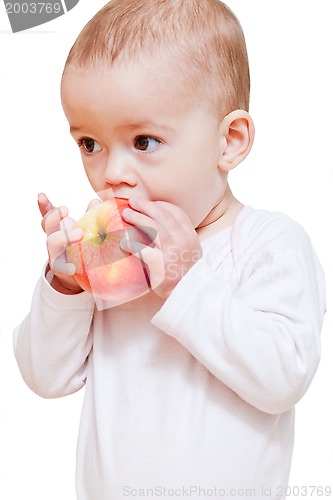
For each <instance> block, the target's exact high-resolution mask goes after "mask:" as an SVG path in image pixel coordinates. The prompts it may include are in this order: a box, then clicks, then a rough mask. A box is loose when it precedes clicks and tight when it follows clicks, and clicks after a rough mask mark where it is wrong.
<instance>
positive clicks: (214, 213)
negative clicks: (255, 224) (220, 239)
mask: <svg viewBox="0 0 333 500" xmlns="http://www.w3.org/2000/svg"><path fill="white" fill-rule="evenodd" d="M243 208H244V205H243V204H242V203H241V202H240V201H238V200H237V199H236V198H235V197H234V195H233V194H232V192H231V189H230V187H229V185H227V188H226V191H225V193H224V194H223V197H222V198H221V200H220V201H219V202H218V203H217V205H216V206H215V207H214V208H213V209H212V210H211V211H210V212H209V214H208V215H207V217H206V218H205V219H204V220H203V221H202V222H201V223H200V224H199V226H197V228H196V232H197V234H198V236H199V239H200V240H203V239H205V238H207V237H208V236H210V235H211V234H214V233H216V232H218V231H220V230H221V229H224V228H226V227H228V226H231V225H232V224H233V223H234V221H235V219H236V217H237V215H238V214H239V213H240V211H241V210H242V209H243Z"/></svg>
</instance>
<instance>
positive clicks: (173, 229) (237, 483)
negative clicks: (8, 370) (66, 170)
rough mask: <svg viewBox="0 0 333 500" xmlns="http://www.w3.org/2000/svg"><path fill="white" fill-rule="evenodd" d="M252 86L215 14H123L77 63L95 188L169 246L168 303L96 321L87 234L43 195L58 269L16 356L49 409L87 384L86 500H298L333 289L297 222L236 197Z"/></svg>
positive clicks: (189, 1)
mask: <svg viewBox="0 0 333 500" xmlns="http://www.w3.org/2000/svg"><path fill="white" fill-rule="evenodd" d="M249 88H250V78H249V70H248V59H247V52H246V45H245V41H244V36H243V33H242V29H241V27H240V25H239V22H238V20H237V19H236V18H235V16H234V15H233V13H232V12H231V11H230V10H229V9H228V7H226V5H224V4H223V3H222V2H220V1H219V0H113V1H111V2H109V3H108V4H107V5H106V6H105V7H104V8H103V9H101V10H100V11H99V12H98V13H97V14H96V15H95V16H94V18H93V19H92V20H91V21H90V22H89V23H88V24H87V26H86V27H85V28H84V29H83V31H82V32H81V33H80V35H79V37H78V39H77V40H76V42H75V44H74V46H73V47H72V49H71V51H70V54H69V56H68V59H67V62H66V65H65V69H64V73H63V78H62V87H61V93H62V94H61V95H62V102H63V107H64V111H65V114H66V116H67V119H68V122H69V125H70V129H71V133H72V135H73V137H74V139H75V141H76V142H77V144H78V146H79V148H80V151H81V155H82V160H83V164H84V169H85V172H86V174H87V176H88V179H89V181H90V183H91V186H92V187H93V189H94V191H95V192H96V193H97V194H98V195H99V198H100V199H101V200H107V199H110V198H112V197H113V196H118V197H123V198H128V199H129V204H130V207H131V208H127V209H125V210H124V211H123V213H122V216H123V218H124V220H125V221H126V222H128V223H130V224H132V225H134V226H138V227H140V228H143V230H144V231H147V234H148V233H149V232H151V231H152V230H153V231H155V233H156V235H157V236H156V238H155V239H154V242H153V244H152V245H151V246H148V247H145V248H143V249H142V248H141V250H142V258H143V260H144V262H145V264H146V266H147V268H148V269H149V275H150V280H151V283H153V286H152V289H151V290H150V291H149V292H148V293H146V294H145V295H143V296H141V297H139V298H136V299H134V300H132V301H129V302H125V303H123V304H120V305H117V306H115V307H105V308H101V309H99V308H97V307H96V301H95V299H94V296H93V295H92V294H89V293H88V292H85V291H83V290H81V288H79V286H78V285H77V283H76V281H75V280H74V278H73V274H74V272H75V269H74V268H73V265H72V264H68V263H67V262H66V259H65V253H64V250H65V248H66V245H67V244H69V243H72V242H76V241H80V239H81V238H82V231H81V230H80V229H74V228H73V220H72V219H71V218H70V217H69V215H68V210H67V208H66V207H60V208H56V207H53V206H52V204H51V202H50V201H49V200H48V198H47V197H46V195H40V196H39V207H40V211H41V214H42V216H43V221H42V226H43V229H44V231H45V233H46V235H47V248H48V254H49V261H48V264H47V266H46V268H45V270H44V272H43V275H42V277H41V278H40V280H39V282H38V284H37V287H36V290H35V293H34V297H33V302H32V308H31V312H30V313H29V315H28V316H27V317H26V318H25V319H24V321H23V322H22V324H21V325H20V326H19V327H18V328H17V329H16V331H15V333H14V343H15V354H16V358H17V361H18V364H19V367H20V370H21V372H22V375H23V377H24V379H25V381H26V383H27V384H28V385H29V386H30V387H31V388H32V389H33V390H34V391H35V392H36V393H37V394H40V395H41V396H43V397H49V398H54V397H60V396H65V395H68V394H71V393H73V392H75V391H78V390H79V389H81V388H82V387H85V399H84V404H83V410H82V419H81V425H80V433H79V439H78V449H77V480H76V485H77V498H78V499H79V500H120V499H121V498H126V497H128V498H133V497H137V496H141V497H149V498H159V497H161V496H164V497H166V496H177V497H181V498H187V497H190V498H193V499H196V500H199V499H204V498H211V497H213V498H238V497H245V498H246V497H251V498H256V499H261V498H263V499H267V498H271V499H277V498H284V496H285V493H284V492H285V487H286V485H287V482H288V476H289V470H290V463H291V456H292V448H293V433H294V430H293V429H294V407H295V404H296V403H297V402H298V401H299V400H300V398H301V397H302V396H303V395H304V393H305V392H306V390H307V389H308V387H309V385H310V383H311V381H312V378H313V376H314V374H315V372H316V369H317V366H318V363H319V357H320V331H321V325H322V320H323V316H324V311H325V297H324V295H325V294H324V277H323V273H322V270H321V267H320V264H319V262H318V260H317V257H316V255H315V253H314V250H313V248H312V245H311V242H310V240H309V238H308V236H307V235H306V234H305V232H304V230H303V229H302V227H301V226H300V225H298V224H297V223H296V222H294V221H292V220H291V219H290V218H288V217H287V216H285V215H283V214H281V213H272V212H268V211H265V210H258V209H254V208H252V207H249V206H244V205H243V204H242V203H240V202H239V201H238V200H237V199H236V198H235V197H234V195H233V194H232V192H231V189H230V187H229V185H228V173H229V171H230V170H231V169H233V168H235V167H236V166H237V165H238V164H239V163H240V162H241V161H242V160H243V159H244V158H245V157H246V156H247V155H248V153H249V151H250V149H251V146H252V143H253V138H254V126H253V123H252V120H251V117H250V115H249V113H248V110H249ZM94 203H98V202H97V201H94V202H93V203H92V204H94ZM90 206H91V205H90ZM121 246H122V248H123V250H125V251H126V252H129V253H130V252H134V251H135V250H137V249H140V245H139V243H138V242H136V241H134V240H133V241H127V242H126V241H122V243H121ZM161 262H163V273H162V274H161V269H160V264H159V263H161Z"/></svg>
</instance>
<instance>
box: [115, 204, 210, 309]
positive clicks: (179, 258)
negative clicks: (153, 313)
mask: <svg viewBox="0 0 333 500" xmlns="http://www.w3.org/2000/svg"><path fill="white" fill-rule="evenodd" d="M129 203H130V205H131V207H132V208H133V209H135V210H131V209H125V210H123V212H122V216H123V218H124V220H125V221H126V222H128V223H130V224H133V225H134V226H137V227H138V228H139V229H141V231H143V232H144V233H146V234H147V235H148V236H151V239H153V245H154V246H145V245H142V244H140V243H138V242H136V241H124V240H122V242H121V247H122V248H123V250H126V251H127V252H131V253H138V252H140V258H142V260H143V261H144V262H145V264H146V265H147V267H148V269H149V278H150V284H151V288H152V289H153V290H154V292H155V293H156V294H157V295H159V296H160V297H162V298H163V299H166V298H167V297H168V296H169V295H170V293H171V292H172V290H173V289H174V288H175V286H176V285H177V283H178V282H179V281H180V280H181V278H182V277H183V276H184V274H186V273H187V272H188V271H189V269H190V268H191V267H192V266H193V265H194V264H195V262H196V261H197V260H199V259H200V257H201V255H202V249H201V245H200V241H199V238H198V235H197V233H196V231H195V229H194V228H193V226H192V224H191V221H190V219H189V217H188V216H187V214H186V213H185V212H184V211H183V210H182V209H181V208H180V207H177V206H176V205H173V204H172V203H168V202H165V201H148V200H143V199H136V200H133V201H131V200H129ZM156 234H157V236H156V238H155V235H156Z"/></svg>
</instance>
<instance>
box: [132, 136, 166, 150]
mask: <svg viewBox="0 0 333 500" xmlns="http://www.w3.org/2000/svg"><path fill="white" fill-rule="evenodd" d="M159 144H161V141H159V140H158V139H154V138H153V137H148V136H147V135H139V136H138V137H136V139H135V143H134V147H135V148H136V149H139V150H140V151H148V152H150V151H153V150H154V149H156V148H157V147H158V145H159Z"/></svg>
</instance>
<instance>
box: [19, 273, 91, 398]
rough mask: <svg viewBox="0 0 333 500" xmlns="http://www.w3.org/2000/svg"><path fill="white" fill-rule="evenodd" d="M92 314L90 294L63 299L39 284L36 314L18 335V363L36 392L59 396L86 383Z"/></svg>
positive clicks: (33, 309)
mask: <svg viewBox="0 0 333 500" xmlns="http://www.w3.org/2000/svg"><path fill="white" fill-rule="evenodd" d="M93 311H94V301H93V299H92V298H91V296H89V294H88V293H86V292H83V293H80V294H76V295H63V294H61V293H58V292H57V291H56V290H54V289H53V288H52V287H51V286H50V285H49V283H48V282H47V281H46V278H45V277H44V276H43V277H42V278H41V279H40V280H39V282H38V283H37V286H36V289H35V292H34V296H33V301H32V307H31V311H30V313H29V314H28V316H27V317H26V318H25V319H24V321H23V322H22V323H21V325H20V326H19V327H17V328H16V330H15V331H14V351H15V356H16V359H17V363H18V365H19V368H20V371H21V373H22V376H23V379H24V380H25V382H26V383H27V385H28V386H29V387H30V388H31V389H32V390H33V391H34V392H36V393H37V394H39V395H40V396H42V397H47V398H55V397H60V396H66V395H67V394H71V393H73V392H75V391H77V390H79V389H80V388H81V387H82V386H83V385H84V383H85V379H86V365H87V358H88V355H89V352H90V350H91V346H92V334H91V333H90V329H91V323H92V317H93Z"/></svg>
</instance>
